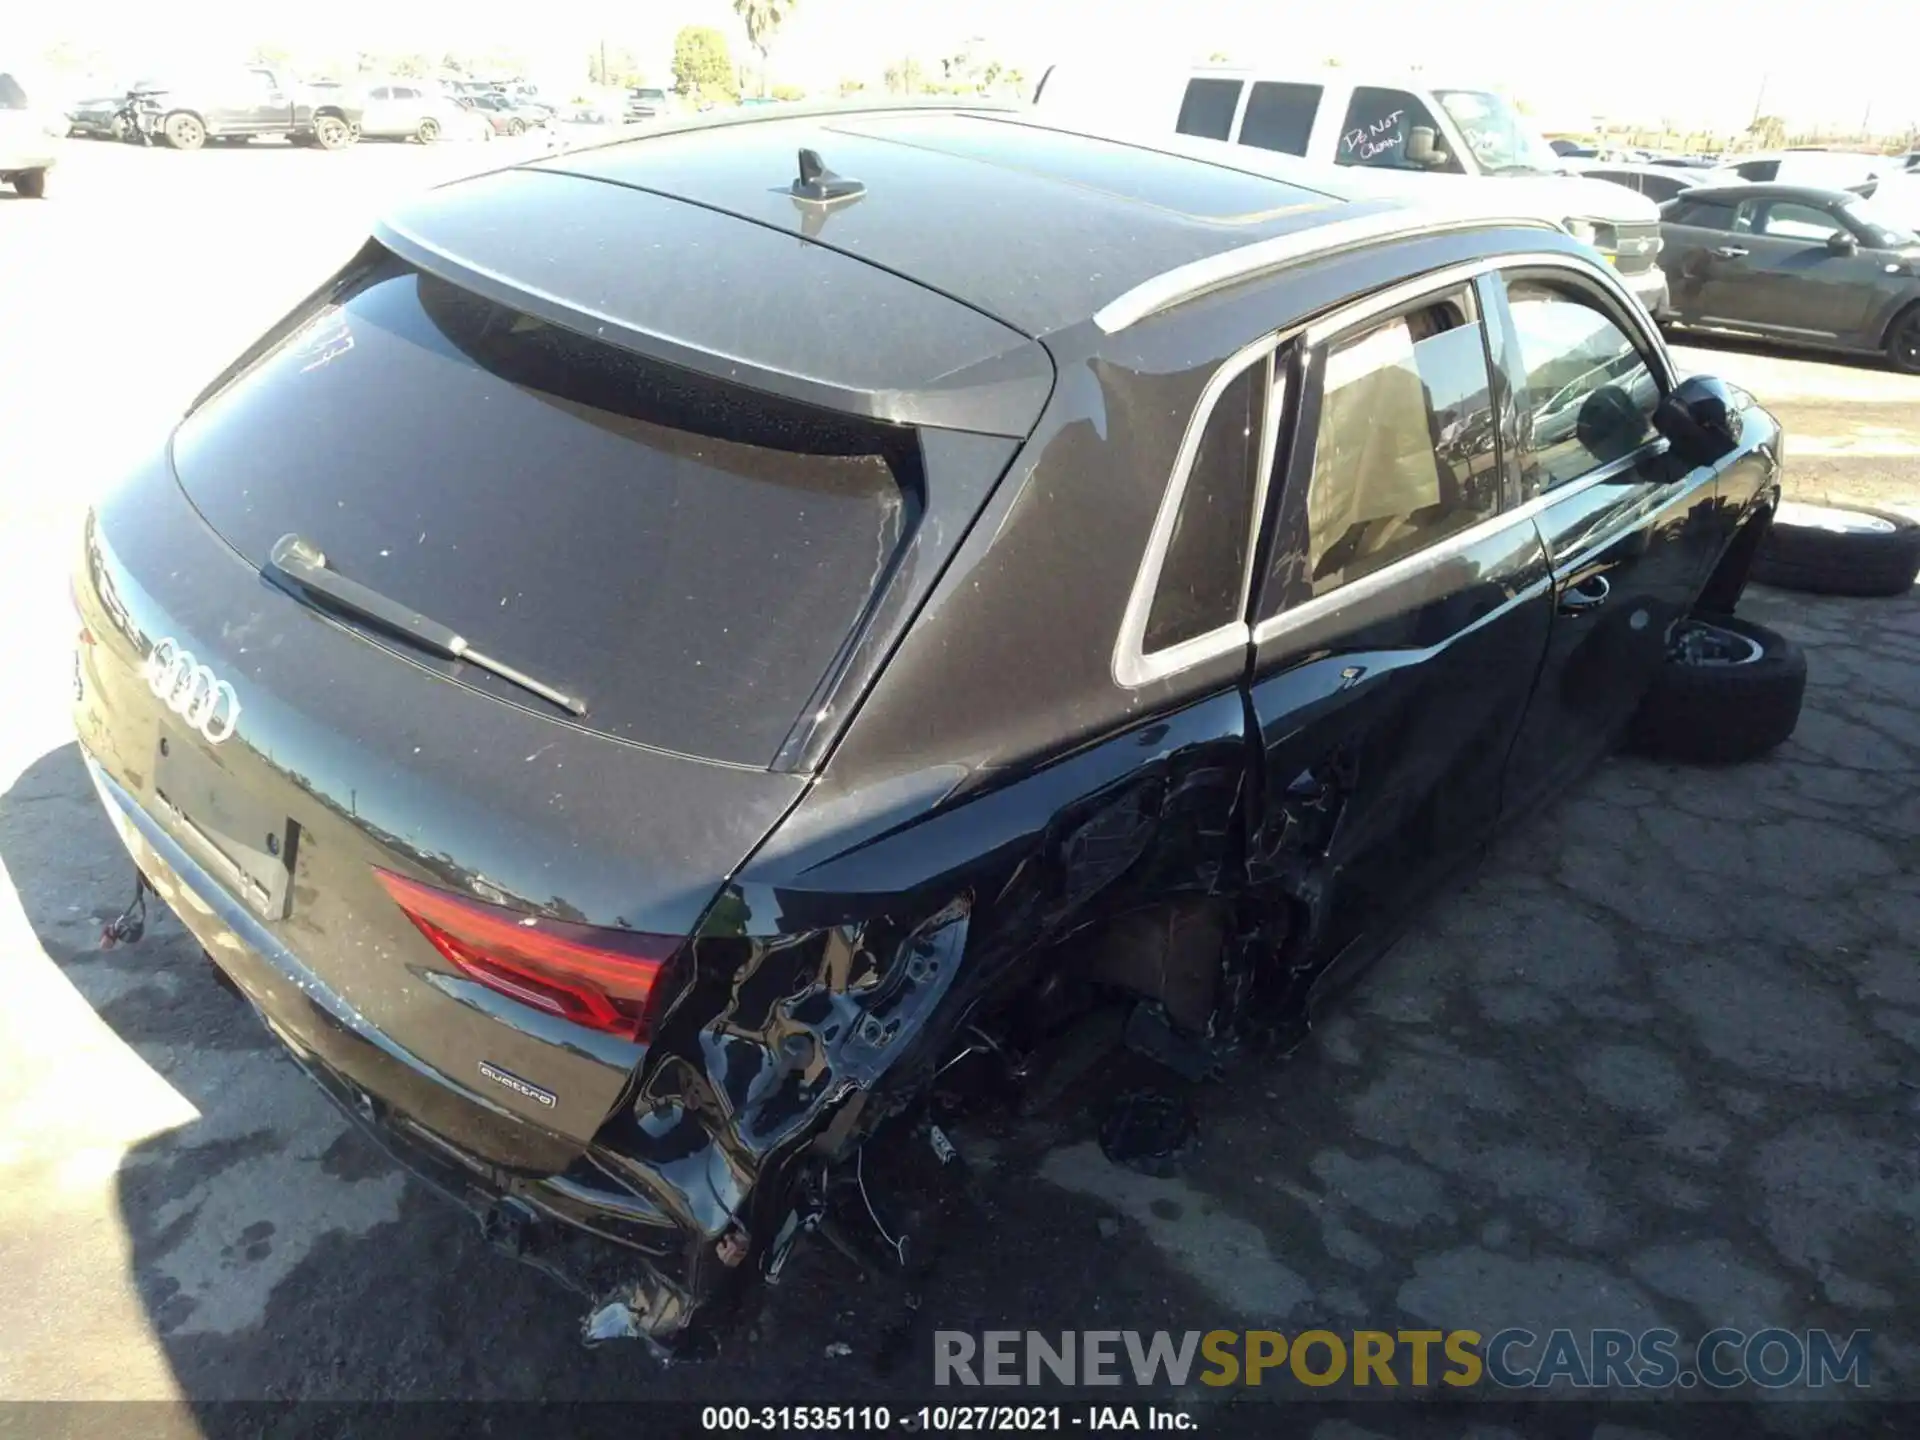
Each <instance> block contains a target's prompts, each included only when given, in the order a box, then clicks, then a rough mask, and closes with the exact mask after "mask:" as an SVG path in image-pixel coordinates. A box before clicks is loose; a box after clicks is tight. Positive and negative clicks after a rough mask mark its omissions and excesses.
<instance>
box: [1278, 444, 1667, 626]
mask: <svg viewBox="0 0 1920 1440" xmlns="http://www.w3.org/2000/svg"><path fill="white" fill-rule="evenodd" d="M1666 448H1667V441H1666V439H1665V437H1659V438H1656V439H1653V440H1650V441H1648V442H1647V443H1646V444H1645V445H1642V446H1641V447H1640V448H1639V449H1637V450H1635V451H1634V452H1633V453H1632V454H1630V455H1622V456H1621V457H1620V458H1619V459H1618V460H1610V461H1608V462H1607V463H1606V464H1605V465H1602V466H1599V467H1598V468H1597V469H1594V470H1592V471H1589V472H1588V473H1587V474H1585V475H1582V476H1581V477H1580V478H1579V479H1578V480H1574V481H1570V482H1569V483H1567V484H1565V485H1562V486H1560V487H1559V488H1557V489H1554V490H1549V491H1547V492H1546V493H1544V494H1541V495H1536V496H1534V497H1533V499H1531V500H1529V501H1527V502H1526V503H1525V504H1522V505H1517V506H1515V507H1514V508H1513V509H1511V510H1503V511H1501V512H1500V513H1499V514H1498V515H1490V516H1488V517H1487V518H1486V519H1485V520H1481V521H1478V522H1476V523H1475V524H1472V525H1469V526H1468V527H1467V528H1466V529H1464V530H1460V531H1456V532H1455V533H1454V534H1452V535H1449V536H1447V538H1446V539H1444V540H1438V541H1435V542H1434V543H1433V544H1432V545H1429V546H1428V547H1427V548H1426V549H1424V550H1416V551H1414V552H1413V553H1412V554H1411V555H1403V556H1401V557H1400V558H1399V559H1398V560H1395V561H1394V562H1393V563H1392V564H1390V565H1382V566H1381V567H1380V568H1379V569H1378V570H1374V571H1370V572H1369V573H1367V574H1365V575H1362V576H1361V577H1360V578H1359V579H1358V580H1350V581H1348V582H1347V583H1346V584H1344V585H1341V586H1338V587H1336V588H1335V589H1332V590H1329V591H1328V592H1327V593H1326V594H1324V595H1316V596H1314V597H1313V599H1311V600H1305V601H1302V602H1301V603H1300V604H1298V605H1295V606H1293V607H1291V608H1290V609H1286V610H1282V611H1281V612H1280V613H1279V614H1278V615H1269V616H1268V617H1267V618H1266V619H1265V620H1262V621H1261V622H1260V623H1259V624H1258V625H1256V626H1254V627H1253V643H1254V644H1255V645H1256V646H1258V645H1266V644H1269V643H1271V642H1272V641H1274V640H1278V639H1279V638H1280V637H1281V636H1283V635H1285V634H1287V633H1288V632H1289V631H1291V630H1298V629H1302V628H1304V627H1305V626H1307V625H1311V624H1312V623H1313V622H1315V621H1316V620H1320V619H1322V618H1324V617H1325V616H1328V615H1333V614H1337V613H1338V612H1339V611H1340V610H1341V609H1342V608H1343V607H1344V606H1347V605H1352V604H1356V603H1358V602H1359V601H1362V600H1365V599H1366V598H1367V597H1369V596H1371V595H1376V594H1378V593H1379V592H1380V591H1382V590H1386V589H1390V588H1391V587H1392V586H1394V585H1396V584H1398V583H1399V582H1400V581H1402V580H1405V579H1406V578H1407V577H1408V576H1409V575H1413V574H1416V573H1418V571H1419V570H1420V569H1421V568H1422V567H1423V566H1427V565H1434V564H1438V563H1439V562H1440V561H1442V560H1447V559H1450V558H1452V557H1453V556H1455V555H1458V554H1459V553H1460V552H1461V551H1463V550H1470V549H1472V548H1473V547H1474V546H1475V545H1478V544H1479V543H1480V542H1481V541H1483V540H1491V539H1493V538H1494V537H1495V536H1497V535H1500V534H1502V533H1503V532H1505V531H1507V530H1511V529H1515V528H1517V527H1519V526H1520V525H1523V524H1527V523H1530V522H1531V521H1532V520H1533V518H1534V517H1535V516H1536V515H1539V514H1540V513H1541V512H1543V511H1545V510H1546V509H1548V508H1549V507H1550V506H1554V505H1558V504H1559V503H1560V502H1561V501H1562V500H1568V499H1571V498H1572V497H1573V496H1575V495H1578V494H1579V493H1580V492H1581V491H1583V490H1591V489H1592V488H1593V487H1594V486H1596V485H1604V484H1605V483H1606V482H1607V481H1609V480H1611V479H1613V478H1614V477H1615V476H1616V475H1621V474H1624V473H1625V472H1626V471H1628V470H1630V469H1632V468H1633V467H1634V466H1636V465H1640V464H1642V463H1644V462H1645V461H1647V460H1649V459H1651V458H1652V457H1653V456H1655V455H1657V454H1661V453H1663V452H1664V451H1665V450H1666ZM1617 538H1618V537H1617V536H1614V537H1611V538H1610V539H1609V540H1608V541H1606V542H1603V543H1609V544H1610V543H1612V539H1617ZM1562 568H1564V567H1562Z"/></svg>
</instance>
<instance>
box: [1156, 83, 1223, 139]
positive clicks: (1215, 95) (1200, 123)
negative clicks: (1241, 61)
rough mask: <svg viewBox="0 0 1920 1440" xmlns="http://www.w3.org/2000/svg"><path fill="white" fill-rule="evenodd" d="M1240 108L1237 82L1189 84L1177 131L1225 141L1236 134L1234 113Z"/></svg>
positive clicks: (1181, 104)
mask: <svg viewBox="0 0 1920 1440" xmlns="http://www.w3.org/2000/svg"><path fill="white" fill-rule="evenodd" d="M1239 104H1240V82H1239V81H1238V80H1189V81H1188V82H1187V94H1186V98H1185V99H1184V100H1182V101H1181V102H1180V121H1179V124H1177V125H1176V126H1175V127H1174V128H1175V129H1177V130H1178V131H1179V132H1180V133H1181V134H1182V135H1198V136H1201V137H1203V138H1204V139H1208V140H1224V139H1226V138H1227V136H1229V135H1231V134H1232V133H1233V112H1234V110H1235V108H1236V107H1238V105H1239ZM1163 113H1164V112H1163Z"/></svg>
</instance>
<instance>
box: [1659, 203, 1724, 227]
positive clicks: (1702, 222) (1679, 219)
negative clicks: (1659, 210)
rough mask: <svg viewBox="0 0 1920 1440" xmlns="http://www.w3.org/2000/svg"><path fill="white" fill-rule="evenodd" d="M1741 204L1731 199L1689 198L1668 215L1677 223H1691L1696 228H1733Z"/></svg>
mask: <svg viewBox="0 0 1920 1440" xmlns="http://www.w3.org/2000/svg"><path fill="white" fill-rule="evenodd" d="M1739 208H1740V207H1739V206H1738V205H1737V204H1735V203H1734V202H1733V201H1731V200H1707V199H1701V198H1691V197H1690V198H1688V199H1685V200H1682V201H1681V202H1680V203H1679V204H1678V205H1677V206H1676V207H1675V208H1674V211H1673V214H1672V215H1670V216H1669V217H1668V219H1669V220H1671V221H1672V223H1673V224H1675V225H1691V226H1693V227H1694V228H1695V229H1696V230H1727V231H1731V230H1732V229H1733V220H1734V216H1735V215H1736V214H1737V213H1738V212H1739Z"/></svg>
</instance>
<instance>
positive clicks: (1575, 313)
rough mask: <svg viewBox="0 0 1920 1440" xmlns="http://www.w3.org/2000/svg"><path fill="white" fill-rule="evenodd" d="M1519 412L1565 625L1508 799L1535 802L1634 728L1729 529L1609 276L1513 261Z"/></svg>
mask: <svg viewBox="0 0 1920 1440" xmlns="http://www.w3.org/2000/svg"><path fill="white" fill-rule="evenodd" d="M1490 311H1491V313H1492V314H1493V315H1494V317H1495V320H1496V322H1497V323H1498V325H1499V326H1500V328H1501V329H1502V331H1503V332H1504V333H1505V334H1507V335H1508V336H1509V337H1511V341H1512V343H1511V345H1510V346H1509V347H1508V348H1507V350H1506V351H1505V352H1504V353H1505V354H1507V355H1508V356H1510V357H1511V359H1510V362H1509V363H1510V369H1511V378H1512V383H1513V387H1514V391H1515V395H1516V397H1517V408H1518V409H1519V411H1520V417H1519V424H1518V432H1519V443H1518V446H1517V453H1516V456H1515V459H1516V467H1515V468H1516V470H1517V471H1518V477H1519V482H1520V493H1521V496H1522V498H1523V500H1524V501H1525V502H1527V503H1528V504H1529V506H1530V507H1531V509H1532V511H1533V514H1534V526H1535V529H1536V530H1537V531H1538V534H1539V540H1540V545H1541V548H1542V550H1543V551H1544V552H1545V554H1546V556H1547V557H1548V560H1549V562H1550V563H1551V565H1552V569H1553V601H1552V605H1551V607H1550V608H1551V612H1552V631H1551V638H1550V639H1549V641H1548V645H1547V655H1546V663H1545V665H1544V666H1543V667H1542V669H1541V671H1540V680H1539V684H1538V685H1537V687H1536V688H1535V690H1534V695H1533V701H1532V704H1531V705H1530V706H1529V708H1528V711H1527V715H1526V719H1525V722H1524V723H1523V724H1522V726H1521V727H1520V731H1519V735H1518V737H1517V738H1516V740H1515V742H1514V748H1513V754H1512V757H1511V759H1510V760H1509V762H1508V765H1507V771H1506V776H1505V786H1504V795H1503V802H1502V804H1503V809H1504V810H1506V811H1508V812H1519V811H1523V810H1525V809H1528V808H1530V807H1532V806H1533V805H1535V804H1537V803H1538V802H1539V801H1541V800H1542V799H1544V798H1545V797H1547V796H1548V795H1550V794H1552V793H1553V792H1554V791H1555V790H1557V789H1558V788H1559V787H1561V786H1562V785H1564V784H1566V783H1567V782H1568V781H1570V780H1571V779H1573V778H1574V777H1575V776H1576V775H1578V774H1579V773H1580V772H1581V771H1582V770H1584V769H1585V768H1586V767H1587V766H1589V765H1591V764H1592V763H1593V762H1594V761H1595V760H1596V759H1598V758H1599V757H1600V756H1601V755H1602V754H1604V753H1605V752H1606V751H1607V750H1608V749H1609V748H1610V747H1611V746H1612V745H1613V743H1614V742H1615V741H1616V740H1617V739H1618V738H1619V736H1620V734H1621V732H1622V731H1623V730H1624V729H1625V728H1626V725H1627V723H1628V721H1629V720H1630V719H1631V718H1632V716H1633V712H1634V710H1635V709H1636V708H1637V707H1638V705H1639V703H1640V699H1641V697H1642V696H1643V695H1644V694H1645V693H1646V690H1647V687H1648V686H1649V685H1650V684H1652V682H1653V677H1654V674H1655V672H1656V671H1657V670H1658V669H1659V667H1660V665H1661V664H1662V663H1664V661H1665V657H1666V637H1667V632H1668V630H1669V629H1670V628H1671V626H1672V624H1673V622H1674V621H1675V620H1676V619H1678V618H1679V617H1680V616H1682V615H1684V614H1685V613H1686V612H1687V610H1688V609H1689V607H1690V606H1691V605H1692V603H1693V599H1694V596H1695V595H1696V594H1697V593H1698V589H1699V586H1700V584H1701V582H1702V580H1703V579H1704V578H1705V575H1706V573H1707V570H1708V567H1709V566H1710V565H1711V564H1712V562H1713V559H1714V557H1715V556H1716V555H1717V554H1718V551H1719V547H1720V545H1721V544H1722V543H1723V542H1724V540H1725V526H1724V524H1722V523H1721V519H1720V516H1719V515H1718V513H1717V511H1716V508H1715V499H1716V491H1715V478H1714V471H1713V470H1712V469H1711V468H1700V469H1689V468H1688V467H1686V466H1685V465H1683V464H1682V463H1681V462H1680V461H1678V460H1677V459H1676V458H1675V457H1673V456H1672V455H1671V454H1670V452H1669V448H1668V445H1667V442H1666V441H1665V440H1664V439H1662V438H1660V437H1658V436H1657V435H1656V434H1655V432H1654V429H1653V425H1652V418H1651V417H1652V415H1653V413H1654V409H1655V407H1656V406H1657V404H1658V402H1659V397H1660V392H1661V388H1662V386H1663V385H1664V384H1666V383H1669V376H1668V373H1667V366H1666V363H1665V362H1664V360H1663V359H1662V358H1661V356H1660V352H1659V346H1658V343H1657V342H1656V341H1655V340H1653V338H1652V337H1650V336H1649V335H1647V334H1646V333H1645V332H1644V331H1643V330H1642V329H1641V327H1640V323H1639V321H1638V320H1637V319H1636V318H1634V317H1633V315H1632V314H1631V313H1630V312H1628V311H1626V310H1624V309H1622V308H1621V307H1619V306H1618V305H1617V304H1615V303H1613V301H1612V298H1611V297H1610V296H1609V295H1608V294H1607V293H1606V292H1605V291H1604V290H1603V289H1600V288H1596V287H1593V286H1590V285H1587V284H1584V283H1582V282H1580V281H1578V280H1577V279H1576V278H1574V277H1570V276H1567V275H1565V274H1562V275H1558V276H1555V275H1547V274H1540V273H1537V272H1531V271H1523V272H1514V273H1511V274H1509V275H1507V276H1505V277H1503V285H1502V288H1501V290H1500V292H1499V294H1498V295H1497V296H1495V297H1494V303H1493V304H1492V305H1491V306H1490Z"/></svg>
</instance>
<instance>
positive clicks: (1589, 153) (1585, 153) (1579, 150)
mask: <svg viewBox="0 0 1920 1440" xmlns="http://www.w3.org/2000/svg"><path fill="white" fill-rule="evenodd" d="M1547 147H1548V148H1549V149H1550V150H1552V151H1553V153H1554V154H1556V155H1558V156H1559V157H1560V158H1561V159H1562V160H1594V159H1598V158H1599V155H1600V152H1599V151H1598V150H1597V149H1595V148H1594V147H1593V146H1591V145H1589V144H1588V143H1587V142H1586V141H1584V140H1549V141H1548V142H1547Z"/></svg>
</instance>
